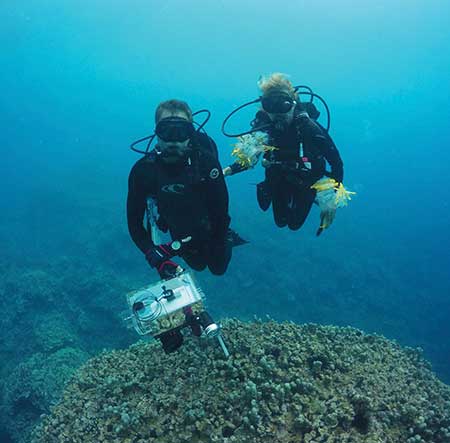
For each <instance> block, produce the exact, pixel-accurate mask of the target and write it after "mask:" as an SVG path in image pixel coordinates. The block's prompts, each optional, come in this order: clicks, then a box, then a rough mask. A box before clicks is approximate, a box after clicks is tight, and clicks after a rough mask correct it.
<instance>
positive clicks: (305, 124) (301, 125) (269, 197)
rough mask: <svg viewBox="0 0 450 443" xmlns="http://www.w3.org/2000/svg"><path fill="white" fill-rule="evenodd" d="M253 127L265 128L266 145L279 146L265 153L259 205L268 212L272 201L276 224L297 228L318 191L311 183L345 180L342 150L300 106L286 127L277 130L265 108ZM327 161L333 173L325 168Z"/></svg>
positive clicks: (258, 195)
mask: <svg viewBox="0 0 450 443" xmlns="http://www.w3.org/2000/svg"><path fill="white" fill-rule="evenodd" d="M267 125H270V126H268V127H267ZM252 127H254V128H258V127H264V129H262V131H263V132H266V133H267V135H268V137H269V140H268V143H267V144H268V145H270V146H274V147H275V148H277V149H275V150H272V151H268V152H265V153H264V155H263V159H264V160H265V161H264V166H265V168H266V170H265V180H264V181H263V182H262V183H259V184H258V186H257V197H258V202H259V205H260V207H261V209H263V210H264V211H265V210H267V209H268V208H269V206H270V204H271V203H272V209H273V216H274V219H275V223H276V224H277V226H279V227H284V226H286V225H287V226H288V227H289V228H290V229H292V230H297V229H299V228H300V227H301V226H302V225H303V223H304V222H305V220H306V217H307V216H308V213H309V211H310V209H311V206H312V204H313V203H314V199H315V194H316V193H315V191H314V190H313V189H311V185H312V184H314V182H316V181H317V180H318V179H320V178H321V177H323V176H324V175H327V176H329V177H332V178H334V179H335V180H336V181H338V182H342V180H343V175H344V171H343V163H342V160H341V157H340V155H339V152H338V150H337V148H336V146H335V144H334V142H333V140H332V139H331V137H330V136H329V135H328V133H327V131H326V130H325V129H324V128H322V127H321V126H320V125H319V124H318V123H317V122H315V121H314V120H313V119H311V118H310V117H309V116H308V114H307V113H306V112H304V110H303V109H302V108H301V107H300V106H297V107H296V109H295V111H294V119H293V121H292V123H291V124H290V125H289V126H288V127H287V128H285V129H283V130H278V129H277V128H276V127H275V125H274V124H272V121H271V119H270V117H269V116H268V115H267V114H266V113H265V112H264V111H259V112H258V113H257V114H256V117H255V119H254V120H253V122H252ZM326 162H328V163H329V165H330V167H331V172H327V171H326ZM231 169H232V172H233V173H236V172H240V171H242V170H244V169H245V168H242V167H239V166H238V164H237V163H235V164H233V165H231Z"/></svg>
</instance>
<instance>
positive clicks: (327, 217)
mask: <svg viewBox="0 0 450 443" xmlns="http://www.w3.org/2000/svg"><path fill="white" fill-rule="evenodd" d="M335 215H336V209H326V210H324V211H321V212H320V226H319V229H318V230H317V232H316V235H317V237H318V236H319V235H320V234H322V231H323V230H324V229H327V228H328V227H330V225H331V223H333V220H334V217H335Z"/></svg>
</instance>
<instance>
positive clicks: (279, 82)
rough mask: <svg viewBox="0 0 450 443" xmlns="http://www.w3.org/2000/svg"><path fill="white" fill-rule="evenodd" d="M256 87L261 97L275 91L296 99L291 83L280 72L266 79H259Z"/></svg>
mask: <svg viewBox="0 0 450 443" xmlns="http://www.w3.org/2000/svg"><path fill="white" fill-rule="evenodd" d="M258 87H259V89H260V90H261V92H262V95H268V94H270V93H271V92H275V91H283V92H287V93H288V94H289V95H290V96H291V97H293V98H297V94H296V92H295V89H294V86H293V84H292V82H291V81H290V80H289V79H288V76H287V75H286V74H282V73H281V72H274V73H272V74H270V75H269V76H267V77H261V78H260V79H259V80H258Z"/></svg>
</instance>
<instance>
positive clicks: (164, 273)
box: [158, 260, 183, 280]
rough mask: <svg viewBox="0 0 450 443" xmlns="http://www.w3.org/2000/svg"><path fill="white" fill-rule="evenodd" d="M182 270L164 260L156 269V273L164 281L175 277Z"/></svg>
mask: <svg viewBox="0 0 450 443" xmlns="http://www.w3.org/2000/svg"><path fill="white" fill-rule="evenodd" d="M182 271H183V268H182V267H181V266H179V265H178V264H177V263H175V262H173V261H172V260H166V261H164V262H163V263H161V265H160V266H159V267H158V273H159V275H160V277H161V278H162V279H164V280H167V279H169V278H173V277H175V276H176V275H177V274H179V273H180V272H182Z"/></svg>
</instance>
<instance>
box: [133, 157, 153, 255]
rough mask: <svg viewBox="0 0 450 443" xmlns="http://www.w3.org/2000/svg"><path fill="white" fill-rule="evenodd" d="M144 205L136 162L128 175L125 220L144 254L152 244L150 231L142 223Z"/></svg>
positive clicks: (142, 190)
mask: <svg viewBox="0 0 450 443" xmlns="http://www.w3.org/2000/svg"><path fill="white" fill-rule="evenodd" d="M146 207H147V193H146V190H145V188H144V186H143V183H142V180H140V168H139V165H138V164H136V165H134V167H133V168H132V170H131V172H130V175H129V177H128V197H127V221H128V231H129V233H130V236H131V238H132V240H133V241H134V243H135V244H136V246H137V247H138V248H139V249H140V250H141V251H142V252H143V253H144V254H145V253H146V252H147V251H148V250H149V249H150V248H151V247H152V246H153V241H152V236H151V233H150V232H148V231H147V230H146V229H145V228H144V225H143V222H144V215H145V210H146Z"/></svg>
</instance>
